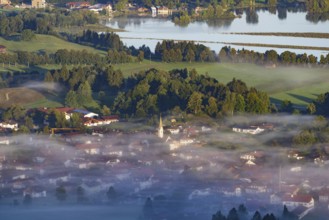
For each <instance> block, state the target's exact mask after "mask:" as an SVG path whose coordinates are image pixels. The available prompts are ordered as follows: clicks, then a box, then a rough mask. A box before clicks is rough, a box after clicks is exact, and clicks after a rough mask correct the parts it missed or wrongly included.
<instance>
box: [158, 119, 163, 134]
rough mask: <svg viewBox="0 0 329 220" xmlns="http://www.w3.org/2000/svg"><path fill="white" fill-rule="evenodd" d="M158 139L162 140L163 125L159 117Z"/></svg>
mask: <svg viewBox="0 0 329 220" xmlns="http://www.w3.org/2000/svg"><path fill="white" fill-rule="evenodd" d="M158 137H159V138H163V125H162V117H161V115H160V121H159V129H158Z"/></svg>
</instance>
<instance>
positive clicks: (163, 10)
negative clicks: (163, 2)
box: [157, 6, 172, 15]
mask: <svg viewBox="0 0 329 220" xmlns="http://www.w3.org/2000/svg"><path fill="white" fill-rule="evenodd" d="M157 13H158V15H171V14H172V10H171V9H169V8H168V7H166V6H160V7H158V8H157Z"/></svg>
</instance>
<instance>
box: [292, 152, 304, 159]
mask: <svg viewBox="0 0 329 220" xmlns="http://www.w3.org/2000/svg"><path fill="white" fill-rule="evenodd" d="M288 158H292V159H296V160H302V159H304V156H302V155H301V154H300V153H299V152H296V151H290V152H289V153H288Z"/></svg>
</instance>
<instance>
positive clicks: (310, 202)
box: [282, 195, 314, 208]
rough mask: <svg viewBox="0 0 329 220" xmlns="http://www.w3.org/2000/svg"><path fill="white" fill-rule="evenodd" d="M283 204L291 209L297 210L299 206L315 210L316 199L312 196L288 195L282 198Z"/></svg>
mask: <svg viewBox="0 0 329 220" xmlns="http://www.w3.org/2000/svg"><path fill="white" fill-rule="evenodd" d="M282 204H283V205H286V206H287V207H289V208H296V207H298V206H304V207H307V208H313V207H314V199H313V197H312V196H311V195H290V196H289V195H286V196H283V198H282Z"/></svg>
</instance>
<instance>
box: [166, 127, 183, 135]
mask: <svg viewBox="0 0 329 220" xmlns="http://www.w3.org/2000/svg"><path fill="white" fill-rule="evenodd" d="M167 131H169V133H170V134H178V133H179V131H180V130H179V128H168V129H167Z"/></svg>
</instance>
